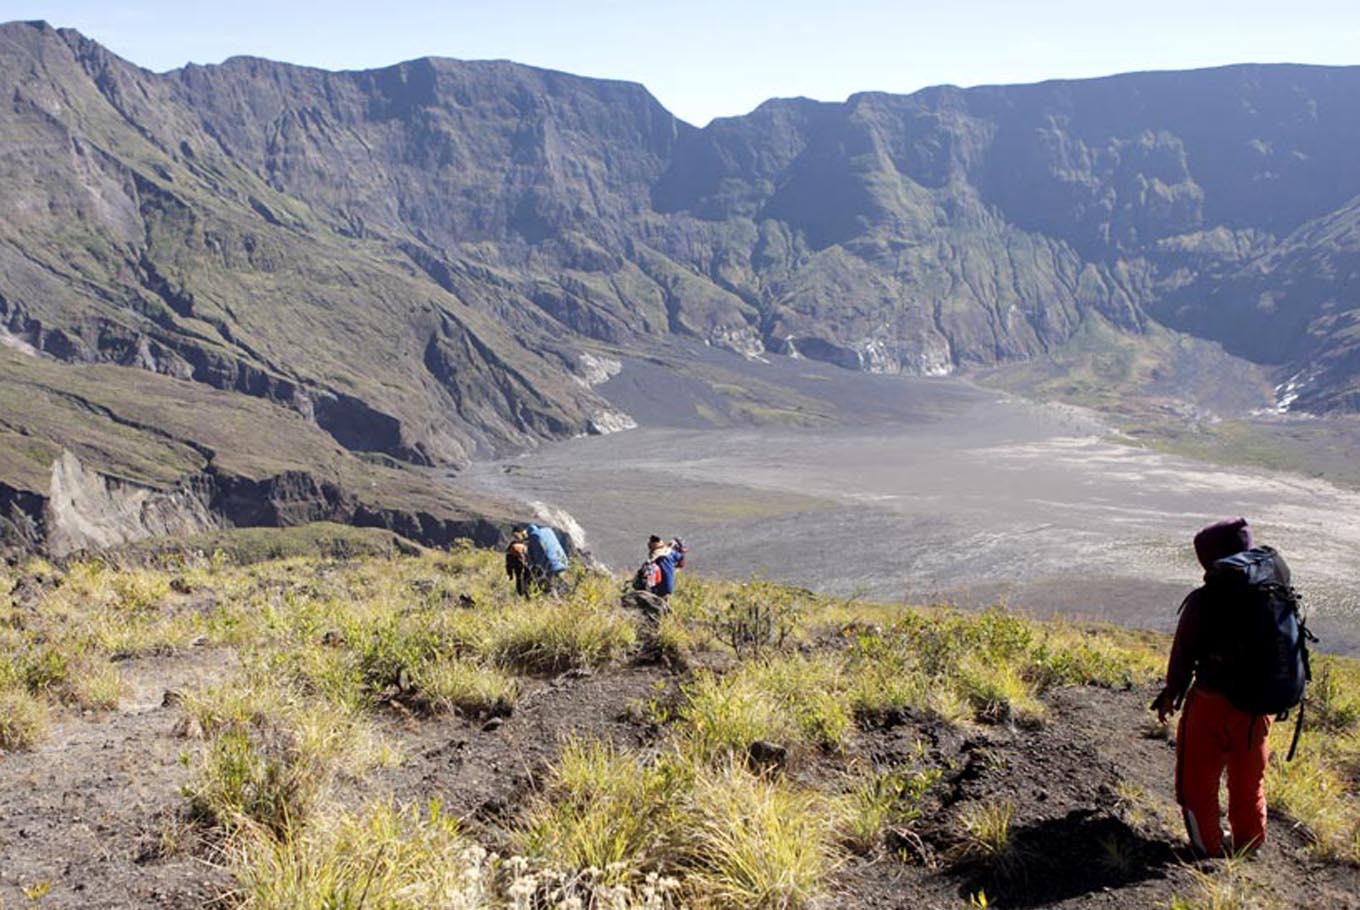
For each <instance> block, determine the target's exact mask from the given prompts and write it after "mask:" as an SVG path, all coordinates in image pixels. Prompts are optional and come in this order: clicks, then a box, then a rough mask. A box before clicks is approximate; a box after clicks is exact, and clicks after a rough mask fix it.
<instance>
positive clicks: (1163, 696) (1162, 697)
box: [1150, 689, 1176, 724]
mask: <svg viewBox="0 0 1360 910" xmlns="http://www.w3.org/2000/svg"><path fill="white" fill-rule="evenodd" d="M1150 707H1151V708H1152V710H1154V711H1156V712H1157V721H1158V722H1159V723H1163V724H1164V723H1166V719H1167V718H1168V717H1170V716H1171V715H1172V714H1175V713H1176V697H1175V696H1174V695H1173V694H1172V693H1171V690H1170V689H1163V690H1162V691H1161V692H1160V693H1159V694H1158V695H1157V697H1156V698H1154V699H1153V700H1152V704H1151V706H1150Z"/></svg>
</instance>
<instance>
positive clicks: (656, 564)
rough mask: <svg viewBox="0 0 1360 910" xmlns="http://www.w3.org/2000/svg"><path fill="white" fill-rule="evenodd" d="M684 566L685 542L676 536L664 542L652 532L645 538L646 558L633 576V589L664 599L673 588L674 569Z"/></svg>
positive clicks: (669, 594)
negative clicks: (668, 541)
mask: <svg viewBox="0 0 1360 910" xmlns="http://www.w3.org/2000/svg"><path fill="white" fill-rule="evenodd" d="M684 567H685V542H684V541H682V540H681V539H680V538H678V537H676V538H674V539H673V540H671V542H670V543H666V542H664V541H663V540H662V539H661V538H660V537H658V536H656V535H655V534H653V535H652V536H651V537H648V538H647V560H646V561H645V562H644V563H643V564H642V566H641V567H640V568H639V569H638V570H637V574H636V575H635V576H634V577H633V590H635V591H646V592H647V593H649V594H654V595H656V596H657V597H660V598H661V599H663V600H664V599H665V598H667V597H670V596H671V593H672V592H673V591H674V590H675V570H676V569H683V568H684Z"/></svg>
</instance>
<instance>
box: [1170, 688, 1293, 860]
mask: <svg viewBox="0 0 1360 910" xmlns="http://www.w3.org/2000/svg"><path fill="white" fill-rule="evenodd" d="M1271 720H1272V718H1271V717H1269V716H1254V715H1251V714H1247V713H1246V712H1244V711H1239V710H1238V709H1236V708H1234V707H1233V706H1232V704H1231V703H1229V701H1228V700H1227V699H1226V698H1224V697H1223V696H1222V695H1219V694H1218V693H1216V692H1209V691H1206V690H1204V689H1197V688H1191V690H1190V693H1189V694H1188V695H1187V696H1186V698H1185V710H1184V713H1182V714H1181V724H1180V730H1179V732H1178V733H1177V735H1176V802H1178V803H1180V805H1181V811H1182V812H1183V813H1184V815H1185V830H1186V831H1187V832H1188V833H1189V835H1190V843H1191V844H1193V845H1194V847H1195V849H1196V850H1198V851H1200V852H1201V853H1203V854H1205V855H1207V856H1221V855H1222V854H1223V827H1222V825H1221V824H1220V823H1219V817H1218V785H1219V782H1220V781H1221V780H1222V779H1223V771H1224V770H1225V769H1226V770H1227V772H1228V824H1229V825H1231V826H1232V836H1233V847H1234V849H1236V850H1252V849H1255V848H1256V847H1259V846H1260V845H1261V844H1263V843H1265V839H1266V762H1267V760H1269V758H1270V744H1269V743H1268V742H1267V735H1268V734H1269V733H1270V724H1271Z"/></svg>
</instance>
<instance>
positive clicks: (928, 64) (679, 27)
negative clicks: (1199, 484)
mask: <svg viewBox="0 0 1360 910" xmlns="http://www.w3.org/2000/svg"><path fill="white" fill-rule="evenodd" d="M11 19H46V20H47V21H49V22H51V23H52V24H53V25H60V26H71V27H74V28H77V29H79V30H80V31H81V32H83V33H85V34H86V35H88V36H89V37H91V38H94V39H95V40H97V41H99V42H101V43H102V44H104V45H106V46H107V47H109V48H110V49H112V50H113V51H115V52H116V53H118V54H120V55H122V56H123V57H126V58H127V59H129V60H131V61H133V62H134V63H137V64H140V65H142V66H145V67H147V68H149V69H153V70H157V71H162V70H167V69H173V68H175V67H178V66H181V65H183V64H184V63H186V62H189V61H193V62H196V63H216V62H219V61H221V60H223V59H224V58H226V57H229V56H232V55H233V54H252V55H256V56H261V57H269V58H271V59H275V60H286V61H289V62H292V63H301V64H307V65H310V66H321V67H326V68H328V69H366V68H370V67H377V66H385V65H387V64H390V63H396V62H398V61H401V60H409V59H411V58H414V57H423V56H429V55H436V56H445V57H459V58H463V59H474V60H475V59H493V58H508V59H511V60H516V61H519V62H521V63H531V64H534V65H537V66H545V67H551V68H553V69H561V70H566V71H568V72H573V73H579V74H582V75H587V76H602V77H609V78H618V79H629V80H633V81H636V82H641V83H643V84H644V85H646V86H647V87H648V88H649V89H651V91H652V93H653V94H654V95H656V96H657V98H658V99H660V101H661V103H662V104H664V105H666V107H668V108H669V109H670V110H672V111H673V112H675V113H676V114H677V115H679V116H681V117H683V118H684V119H686V120H688V121H690V122H692V123H696V124H700V125H702V124H704V123H706V122H707V121H708V120H709V119H710V118H712V117H715V116H725V115H731V114H741V113H745V112H747V111H749V110H750V109H751V108H753V107H754V106H755V105H757V104H759V103H760V102H761V101H763V100H765V99H766V98H770V97H773V96H791V95H806V96H808V97H812V98H819V99H823V100H841V99H844V98H845V97H846V96H847V95H849V94H851V93H853V92H856V91H862V90H882V91H893V92H910V91H914V90H916V89H918V88H922V87H924V86H927V85H938V84H940V83H953V84H956V85H978V84H983V83H996V82H1033V81H1037V80H1040V79H1047V78H1059V77H1080V76H1096V75H1105V74H1109V73H1116V72H1127V71H1130V70H1142V69H1179V68H1185V67H1197V66H1213V65H1217V64H1222V63H1241V62H1280V61H1289V62H1299V63H1328V64H1354V63H1360V3H1357V2H1356V0H1237V2H1204V0H1142V2H1137V0H1132V2H1123V3H1111V2H1107V0H1028V2H1027V0H953V2H950V0H935V2H898V3H892V2H887V0H839V2H833V0H782V2H775V0H752V2H741V0H689V2H678V0H632V2H628V0H576V2H554V0H475V2H474V0H447V2H443V3H438V2H433V0H384V2H360V0H330V2H285V0H274V2H268V0H212V2H210V3H202V2H199V0H0V21H7V20H11Z"/></svg>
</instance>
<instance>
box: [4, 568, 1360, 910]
mask: <svg viewBox="0 0 1360 910" xmlns="http://www.w3.org/2000/svg"><path fill="white" fill-rule="evenodd" d="M499 562H500V560H499V557H498V555H497V554H494V553H485V552H477V551H473V550H470V549H460V550H455V551H453V552H450V553H446V554H434V553H424V554H420V555H414V556H401V557H398V556H383V555H380V556H370V557H366V558H363V559H360V560H353V561H345V560H330V559H318V558H315V557H302V556H293V557H289V558H285V559H278V560H272V561H268V562H262V563H258V564H252V565H245V566H239V565H233V564H232V563H231V562H230V561H229V560H226V559H224V558H221V557H212V556H208V557H202V558H198V557H193V558H191V557H188V556H186V557H184V558H183V559H182V560H181V561H180V562H178V563H176V564H173V565H165V566H162V567H154V566H152V567H132V568H127V569H116V568H111V567H109V566H106V565H103V564H100V563H78V564H75V565H72V566H69V567H65V568H59V567H55V566H51V565H47V564H43V563H37V562H34V563H30V564H28V565H26V566H23V567H20V568H19V569H18V570H17V571H15V572H14V573H13V574H14V576H15V577H28V578H35V579H40V580H41V583H42V584H43V585H44V588H43V590H44V593H43V594H42V599H41V609H36V610H30V609H20V608H19V607H17V606H16V605H14V604H12V603H8V602H6V601H5V600H4V599H3V598H0V750H6V751H9V750H15V749H23V748H31V747H32V746H33V745H35V744H36V743H38V742H39V741H40V740H41V738H42V736H43V735H44V731H45V729H46V727H47V724H48V719H47V718H48V715H49V713H51V712H54V711H56V712H60V711H63V710H66V709H67V707H68V706H72V705H75V706H80V707H83V708H98V709H104V710H115V709H116V707H117V704H118V699H119V695H120V693H121V682H120V681H119V678H118V674H117V672H116V668H117V664H116V663H115V661H114V659H115V658H118V659H124V658H128V657H136V656H145V655H154V654H160V653H166V652H173V651H180V650H183V649H187V648H189V647H191V645H194V644H197V645H206V646H207V647H217V648H224V649H229V650H230V651H231V652H233V653H234V654H235V656H236V657H237V658H238V662H239V666H240V670H239V672H238V673H237V675H236V676H234V677H233V678H232V679H230V680H228V681H227V682H226V683H224V684H221V685H218V686H215V687H207V688H201V689H195V690H192V691H189V692H186V693H184V694H183V698H182V710H183V711H184V712H185V714H186V715H187V717H189V718H190V719H191V723H190V726H191V727H192V728H195V729H196V730H197V731H198V732H199V733H201V740H197V741H191V742H190V744H189V746H188V748H187V750H186V753H185V761H186V762H187V763H189V764H190V766H191V769H192V774H191V778H190V783H189V785H188V786H187V787H186V789H185V796H186V803H187V805H188V806H189V807H191V809H192V811H193V812H194V813H195V814H196V816H197V818H198V819H200V820H201V821H202V822H204V823H205V824H206V825H207V826H208V827H209V829H210V830H211V836H212V837H213V838H215V839H216V841H217V842H218V843H219V844H220V846H221V847H222V849H223V850H224V851H226V853H225V855H227V856H228V857H229V864H230V868H231V871H232V874H233V875H234V876H235V880H236V882H237V891H236V893H235V895H234V900H235V901H236V902H237V903H238V905H240V906H242V907H251V908H275V907H278V908H283V907H290V908H313V907H315V908H318V910H320V908H322V907H346V906H349V907H358V906H376V907H391V908H402V907H415V906H447V907H455V908H461V907H469V908H471V907H488V908H490V907H496V908H509V907H524V908H528V907H531V906H532V907H539V906H558V905H559V904H560V905H562V906H577V904H572V903H570V901H573V900H574V901H579V902H580V903H579V906H582V907H590V906H598V907H610V908H613V907H618V908H622V910H669V908H673V907H678V906H688V907H700V908H704V907H707V908H738V907H743V908H745V907H753V908H776V907H777V908H799V907H808V906H813V905H817V904H818V903H819V901H824V900H825V899H827V897H826V892H827V885H828V881H829V880H830V879H831V878H832V877H833V876H834V874H835V871H836V869H837V868H838V867H839V865H840V863H841V862H842V861H843V860H844V858H845V856H846V855H848V853H849V852H854V853H859V854H863V855H865V856H874V855H876V854H878V851H879V850H880V848H881V847H882V845H883V839H884V838H883V834H884V831H885V829H887V828H889V827H908V828H909V827H910V826H912V825H913V824H914V823H915V822H916V821H917V814H918V813H919V811H920V806H921V805H922V803H923V800H925V798H926V797H927V796H928V795H929V794H930V793H931V788H932V787H933V786H934V785H935V783H936V782H937V780H938V779H939V777H940V774H941V769H940V768H936V767H931V766H930V765H929V763H928V762H927V761H926V760H924V759H921V760H920V761H918V762H916V763H915V764H912V765H910V766H908V767H902V766H895V767H888V768H876V767H867V768H866V767H863V766H861V765H860V764H858V762H859V760H860V759H859V758H857V755H858V753H857V748H858V737H860V736H861V735H862V731H863V730H864V728H867V727H872V726H874V725H876V724H879V723H883V722H889V721H892V722H897V720H900V715H902V714H903V713H910V714H916V715H919V716H922V717H924V716H930V717H934V718H938V719H941V720H943V721H944V722H946V723H949V724H956V725H964V726H967V725H972V724H979V723H981V724H1008V725H1019V726H1024V725H1028V724H1036V723H1041V722H1043V720H1044V715H1045V708H1044V701H1043V699H1044V694H1045V693H1046V692H1047V691H1049V690H1051V689H1052V688H1054V687H1058V686H1066V685H1100V686H1114V687H1118V686H1124V685H1127V684H1129V683H1130V682H1138V681H1141V680H1144V679H1147V678H1149V677H1150V676H1151V675H1152V674H1153V673H1154V672H1155V668H1156V666H1157V665H1158V664H1159V663H1160V661H1161V660H1162V657H1163V653H1164V648H1165V642H1164V641H1162V640H1154V639H1150V638H1148V637H1147V636H1144V635H1141V634H1140V633H1125V632H1121V631H1118V630H1104V629H1091V628H1086V627H1079V626H1075V625H1070V624H1063V623H1035V622H1031V621H1028V620H1025V619H1022V618H1019V617H1016V616H1013V615H1011V614H1008V613H1006V612H1005V611H1003V610H999V609H998V610H993V611H989V612H987V613H985V614H963V613H958V612H954V611H950V610H944V609H919V610H912V609H905V608H901V607H884V606H876V605H864V604H856V603H850V602H846V601H836V600H831V599H829V598H820V597H817V596H815V595H810V594H807V593H805V592H798V591H792V590H789V589H782V588H779V587H777V586H773V585H768V584H765V583H747V584H734V583H725V582H712V583H710V582H706V581H703V580H700V579H693V578H686V579H685V580H684V584H683V585H682V587H681V589H680V590H679V591H678V592H677V594H676V595H675V596H674V597H673V598H672V602H671V611H670V612H669V613H668V614H666V615H665V616H664V617H663V618H662V619H661V621H660V623H659V624H658V625H657V626H656V627H655V628H647V629H646V630H645V631H646V635H645V636H644V635H642V634H640V631H639V621H638V619H637V617H635V616H632V615H630V614H629V613H627V612H625V611H622V610H620V609H619V608H618V606H617V596H618V582H617V581H616V580H614V579H609V578H607V577H603V576H598V575H584V576H582V577H580V578H578V579H577V583H576V585H575V588H574V590H573V591H572V593H571V594H570V595H568V596H565V597H562V598H539V599H536V600H534V601H532V602H529V603H526V602H524V601H522V600H519V599H517V598H515V597H514V596H513V594H512V592H510V591H509V590H508V588H507V587H506V584H505V582H504V579H503V577H502V575H501V568H500V565H499ZM0 587H4V588H5V589H6V590H7V589H8V586H7V585H3V584H0ZM644 638H645V641H644ZM837 638H838V639H839V641H837V642H836V643H835V644H836V646H834V647H827V646H825V644H826V643H827V642H829V641H831V640H833V639H837ZM640 648H652V649H655V653H657V654H659V655H660V656H661V657H663V658H664V659H666V660H667V661H668V662H669V663H670V665H671V666H673V667H674V666H687V665H688V666H697V667H707V668H708V669H697V670H695V671H693V672H691V673H688V674H686V675H685V676H684V677H682V679H683V682H680V683H678V684H676V685H672V686H670V687H669V688H668V689H667V691H666V693H665V694H664V699H663V696H662V695H660V694H658V695H657V697H656V698H655V699H653V702H654V703H653V704H650V705H648V706H646V707H645V709H642V710H644V712H645V715H646V717H647V720H648V722H649V723H651V724H654V725H655V726H654V727H653V728H652V732H653V733H655V734H656V739H655V740H654V741H652V742H651V743H650V744H649V747H648V749H647V750H646V751H638V752H634V751H630V750H627V749H624V748H621V747H617V746H612V745H609V744H607V743H602V742H596V741H589V740H584V739H577V740H571V741H569V742H567V743H565V744H563V747H562V750H561V753H560V756H559V758H558V760H557V761H556V762H555V764H554V765H553V766H552V767H551V768H549V769H548V771H547V773H546V775H545V777H544V778H543V780H542V782H541V789H540V791H539V792H538V793H537V794H536V795H535V796H534V797H533V798H531V799H529V800H526V803H525V805H524V806H523V807H522V808H521V811H520V812H519V814H518V816H517V818H516V819H515V821H514V824H513V828H514V833H513V835H512V837H511V840H510V846H511V847H512V848H513V849H514V850H516V851H517V852H519V853H521V854H523V855H522V856H517V857H512V858H498V857H495V856H493V855H492V854H490V853H487V852H486V851H485V849H484V847H485V846H487V845H488V844H483V845H478V844H477V843H476V842H475V841H474V839H473V838H472V837H471V836H470V835H469V834H467V833H460V832H459V830H458V826H457V825H456V824H454V823H453V822H452V821H451V820H450V819H448V818H447V817H446V816H444V815H443V814H442V812H441V811H440V810H439V809H438V808H437V807H435V808H427V807H420V808H419V809H418V810H417V808H414V807H411V806H393V805H390V804H388V803H386V802H383V801H382V800H381V799H379V800H378V801H376V802H371V803H364V802H363V801H362V800H356V798H355V797H354V794H355V793H363V792H366V791H365V790H364V788H363V787H362V786H359V787H355V786H342V784H344V783H345V782H346V781H347V780H358V779H362V778H364V777H365V776H366V775H368V774H369V773H370V771H371V770H372V769H374V768H375V767H378V766H381V765H384V764H389V763H392V762H395V761H399V760H400V756H398V755H397V754H396V752H395V750H394V749H393V748H392V746H391V745H390V744H389V743H387V742H386V741H385V740H384V738H383V737H382V736H380V735H379V734H378V733H377V731H378V730H379V729H381V724H382V723H383V722H384V721H385V720H386V719H388V718H390V717H391V716H392V710H393V709H392V707H391V706H392V705H393V704H394V703H399V704H402V705H405V706H407V707H415V708H423V709H425V710H427V711H430V712H440V711H456V712H459V713H462V714H466V715H469V716H484V715H488V714H505V713H508V712H510V711H511V710H512V709H513V706H514V705H515V703H516V701H517V699H518V698H519V697H520V694H521V692H524V691H529V690H531V689H532V688H533V687H535V686H541V685H543V683H542V681H541V677H542V676H543V675H546V674H556V673H560V672H562V671H564V670H568V669H572V668H577V667H598V666H603V665H607V664H609V663H610V662H613V661H617V660H620V659H626V658H628V657H629V656H630V655H636V654H637V653H638V651H639V649H640ZM1354 673H1355V670H1354V668H1353V667H1352V666H1351V665H1350V664H1348V663H1345V662H1336V664H1335V666H1333V665H1332V664H1331V663H1330V662H1324V663H1323V665H1322V672H1321V673H1320V679H1319V683H1318V685H1317V686H1316V687H1315V695H1316V698H1317V702H1316V707H1317V709H1318V710H1317V711H1316V713H1315V714H1314V715H1313V718H1314V720H1313V721H1312V722H1311V723H1310V730H1309V732H1308V734H1307V735H1306V736H1305V739H1304V755H1303V757H1301V758H1300V759H1299V760H1298V761H1296V762H1295V763H1294V765H1292V766H1290V767H1288V768H1273V769H1272V771H1271V774H1272V777H1271V781H1270V784H1269V786H1270V788H1271V793H1272V801H1273V804H1275V805H1279V806H1281V807H1283V808H1284V810H1285V811H1286V812H1288V813H1289V814H1290V815H1291V816H1293V817H1294V818H1296V819H1298V820H1299V821H1300V822H1301V823H1302V824H1304V825H1306V826H1307V827H1308V830H1309V831H1311V832H1312V833H1313V834H1314V836H1315V838H1316V841H1317V844H1318V852H1319V853H1320V854H1321V855H1322V856H1324V857H1327V858H1331V859H1340V860H1347V859H1348V860H1350V861H1355V858H1356V857H1357V856H1360V827H1357V825H1356V821H1355V820H1356V818H1357V816H1358V815H1360V811H1358V810H1357V796H1356V792H1355V787H1356V784H1355V782H1356V780H1357V779H1360V775H1357V771H1360V745H1357V743H1356V738H1355V737H1356V733H1355V726H1356V724H1357V722H1360V721H1357V718H1360V708H1357V706H1356V703H1355V701H1354V698H1355V697H1354V695H1353V693H1354V692H1356V691H1358V690H1360V681H1357V680H1356V678H1355V677H1354V675H1353V674H1354ZM535 677H540V678H539V679H535ZM1286 726H1287V725H1281V729H1282V731H1283V730H1284V728H1285V727H1286ZM1276 735H1277V736H1280V735H1284V733H1283V732H1281V733H1277V734H1276ZM757 740H763V741H767V742H772V743H775V744H778V745H780V746H783V747H785V748H786V749H787V750H788V766H787V767H786V768H784V769H783V770H782V771H780V770H778V769H770V768H763V769H755V770H753V769H752V768H751V767H748V762H747V760H746V759H747V755H748V751H749V749H750V746H751V744H752V743H753V742H755V741H757ZM1276 745H1277V748H1278V747H1279V743H1278V741H1277V744H1276ZM813 759H816V760H817V763H816V764H814V763H813V761H812V760H813ZM826 767H837V768H839V769H840V770H839V771H838V772H837V773H836V774H832V775H820V776H818V775H813V779H815V780H816V786H815V787H814V786H813V785H812V784H811V783H809V782H808V777H807V774H806V772H808V771H809V769H811V768H823V769H824V768H826ZM798 781H804V782H803V783H799V782H798ZM342 793H343V794H347V796H346V797H341V796H340V794H342ZM344 798H348V799H350V800H351V801H356V802H357V803H358V804H357V805H356V804H350V805H343V804H342V799H344ZM1130 811H1132V810H1130ZM1012 816H1013V813H1012V812H1011V811H1009V810H1008V807H1007V806H1006V805H1004V804H1003V805H994V806H977V807H975V808H973V809H969V810H968V811H967V812H965V813H964V814H962V815H960V816H959V818H958V833H959V838H958V839H959V842H960V843H961V844H962V846H961V847H960V851H959V854H958V856H957V858H958V859H961V860H963V859H966V860H967V861H969V862H975V863H981V864H985V865H988V866H989V867H991V868H993V869H995V870H997V871H999V872H1003V873H1007V874H1010V873H1012V872H1014V871H1015V870H1016V869H1019V868H1022V867H1023V865H1024V858H1023V857H1021V856H1020V855H1019V854H1018V853H1017V851H1016V850H1015V849H1014V844H1013V842H1012V840H1011V839H1010V837H1009V834H1010V827H1011V824H1010V823H1011V818H1012ZM501 846H504V844H502V845H501ZM1195 899H1196V900H1199V898H1195ZM1185 906H1186V907H1198V906H1205V907H1214V906H1225V907H1226V906H1231V905H1230V904H1211V903H1203V904H1189V903H1187V904H1185Z"/></svg>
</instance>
